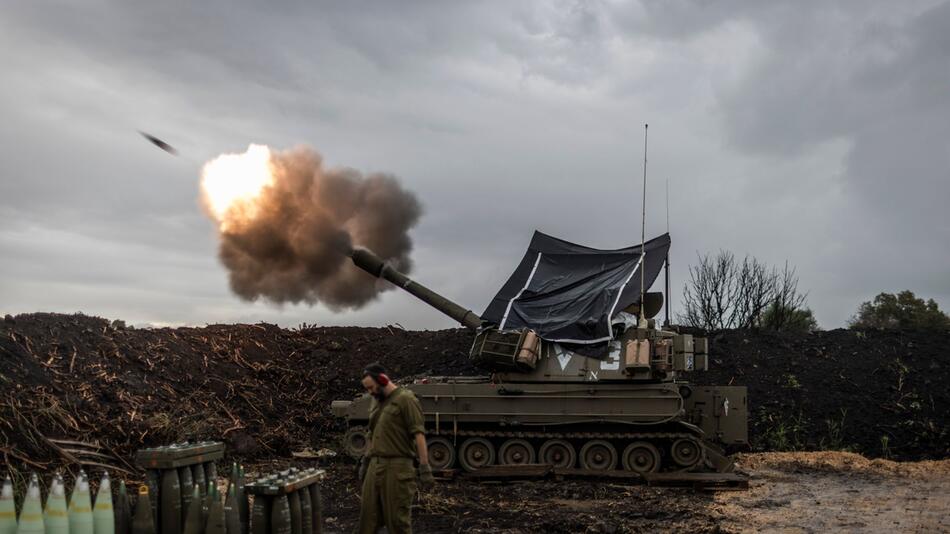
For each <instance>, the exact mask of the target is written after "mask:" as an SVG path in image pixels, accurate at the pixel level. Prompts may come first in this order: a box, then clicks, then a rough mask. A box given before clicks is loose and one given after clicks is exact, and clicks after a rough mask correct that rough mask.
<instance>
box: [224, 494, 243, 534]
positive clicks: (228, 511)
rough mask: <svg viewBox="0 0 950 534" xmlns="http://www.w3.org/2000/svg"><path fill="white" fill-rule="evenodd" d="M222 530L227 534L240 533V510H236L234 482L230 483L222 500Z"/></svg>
mask: <svg viewBox="0 0 950 534" xmlns="http://www.w3.org/2000/svg"><path fill="white" fill-rule="evenodd" d="M224 530H225V532H227V534H241V512H240V510H238V505H237V495H235V491H234V484H231V487H230V488H229V491H228V496H227V498H226V499H225V500H224Z"/></svg>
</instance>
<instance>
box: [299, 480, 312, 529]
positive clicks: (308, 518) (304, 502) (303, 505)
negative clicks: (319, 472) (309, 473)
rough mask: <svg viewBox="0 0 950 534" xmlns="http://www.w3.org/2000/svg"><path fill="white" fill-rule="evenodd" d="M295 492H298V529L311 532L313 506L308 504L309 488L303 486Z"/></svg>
mask: <svg viewBox="0 0 950 534" xmlns="http://www.w3.org/2000/svg"><path fill="white" fill-rule="evenodd" d="M297 493H298V494H300V530H301V532H302V533H303V534H313V507H312V506H310V488H308V487H306V486H304V487H302V488H300V490H298V491H297Z"/></svg>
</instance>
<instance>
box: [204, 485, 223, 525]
mask: <svg viewBox="0 0 950 534" xmlns="http://www.w3.org/2000/svg"><path fill="white" fill-rule="evenodd" d="M208 493H209V495H210V496H209V500H210V504H209V506H208V520H207V522H206V523H205V534H225V533H224V528H225V527H224V504H223V503H222V502H221V496H220V495H219V494H218V488H217V487H215V486H213V485H209V487H208Z"/></svg>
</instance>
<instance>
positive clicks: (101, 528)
mask: <svg viewBox="0 0 950 534" xmlns="http://www.w3.org/2000/svg"><path fill="white" fill-rule="evenodd" d="M92 527H93V532H94V534H115V514H114V510H113V509H112V482H111V481H110V480H109V473H103V475H102V479H101V480H100V481H99V492H98V493H96V502H95V504H94V505H93V507H92Z"/></svg>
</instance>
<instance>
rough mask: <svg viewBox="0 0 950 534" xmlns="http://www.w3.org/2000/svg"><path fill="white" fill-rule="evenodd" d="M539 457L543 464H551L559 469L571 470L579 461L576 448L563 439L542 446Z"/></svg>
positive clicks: (550, 441) (553, 440)
mask: <svg viewBox="0 0 950 534" xmlns="http://www.w3.org/2000/svg"><path fill="white" fill-rule="evenodd" d="M538 457H539V458H540V462H541V463H542V464H551V465H553V466H554V467H558V468H571V467H574V463H575V462H576V461H577V452H576V451H575V450H574V446H573V445H571V444H570V443H568V442H567V441H564V440H563V439H552V440H548V441H545V442H544V444H543V445H541V450H540V451H539V452H538Z"/></svg>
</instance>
